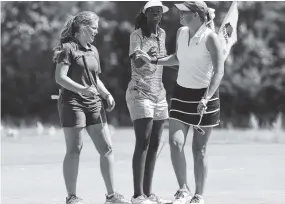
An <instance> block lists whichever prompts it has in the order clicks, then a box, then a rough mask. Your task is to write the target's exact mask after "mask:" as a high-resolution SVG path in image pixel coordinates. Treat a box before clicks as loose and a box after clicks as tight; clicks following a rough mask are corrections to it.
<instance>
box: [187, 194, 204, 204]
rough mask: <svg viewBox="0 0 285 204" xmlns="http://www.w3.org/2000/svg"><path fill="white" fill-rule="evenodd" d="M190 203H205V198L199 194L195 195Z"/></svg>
mask: <svg viewBox="0 0 285 204" xmlns="http://www.w3.org/2000/svg"><path fill="white" fill-rule="evenodd" d="M190 204H204V198H203V197H202V196H200V195H198V194H196V195H194V196H193V198H192V199H191V201H190Z"/></svg>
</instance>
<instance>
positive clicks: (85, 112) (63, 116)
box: [58, 98, 106, 127]
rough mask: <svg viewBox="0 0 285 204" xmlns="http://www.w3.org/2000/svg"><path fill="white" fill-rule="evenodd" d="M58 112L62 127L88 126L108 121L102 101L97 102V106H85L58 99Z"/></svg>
mask: <svg viewBox="0 0 285 204" xmlns="http://www.w3.org/2000/svg"><path fill="white" fill-rule="evenodd" d="M58 113H59V118H60V125H61V127H86V126H89V125H95V124H100V123H106V115H105V111H104V107H103V104H102V101H101V100H100V101H98V103H96V107H92V108H83V107H80V106H75V105H72V104H67V103H64V102H62V100H61V98H59V101H58Z"/></svg>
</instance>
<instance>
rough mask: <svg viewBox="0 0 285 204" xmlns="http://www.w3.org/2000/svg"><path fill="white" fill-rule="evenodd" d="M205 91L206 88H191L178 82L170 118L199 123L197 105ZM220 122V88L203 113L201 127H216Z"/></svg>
mask: <svg viewBox="0 0 285 204" xmlns="http://www.w3.org/2000/svg"><path fill="white" fill-rule="evenodd" d="M205 91H206V88H202V89H190V88H184V87H182V86H180V85H178V84H176V86H175V88H174V93H173V96H172V98H171V105H170V114H169V118H170V119H174V120H178V121H180V122H182V123H184V124H188V125H197V124H198V123H199V120H200V115H199V113H198V112H197V107H198V104H199V102H200V100H201V99H202V97H203V96H204V94H205ZM219 123H220V99H219V90H217V91H216V93H215V94H214V95H213V97H212V98H211V99H210V100H209V102H208V104H207V110H206V112H205V113H204V114H203V117H202V121H201V123H200V127H214V126H217V125H219Z"/></svg>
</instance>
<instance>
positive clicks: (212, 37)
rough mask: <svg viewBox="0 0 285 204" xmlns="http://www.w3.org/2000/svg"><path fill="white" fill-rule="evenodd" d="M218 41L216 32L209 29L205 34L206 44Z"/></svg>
mask: <svg viewBox="0 0 285 204" xmlns="http://www.w3.org/2000/svg"><path fill="white" fill-rule="evenodd" d="M217 41H218V34H217V33H215V32H213V31H211V32H209V33H208V34H207V39H206V43H207V44H213V43H217Z"/></svg>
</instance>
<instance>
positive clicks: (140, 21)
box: [135, 10, 161, 37]
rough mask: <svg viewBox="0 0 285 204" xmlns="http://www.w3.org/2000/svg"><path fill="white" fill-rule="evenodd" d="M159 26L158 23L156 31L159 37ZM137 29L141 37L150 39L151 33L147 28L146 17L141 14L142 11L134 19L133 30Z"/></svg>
mask: <svg viewBox="0 0 285 204" xmlns="http://www.w3.org/2000/svg"><path fill="white" fill-rule="evenodd" d="M146 11H147V10H146ZM159 26H160V22H159V24H158V29H157V33H158V35H160V32H161V30H160V27H159ZM139 28H140V29H141V30H142V34H143V37H150V35H151V33H150V31H149V29H148V26H147V18H146V15H145V14H144V13H143V12H142V10H141V11H140V13H139V14H138V15H137V17H136V23H135V29H139Z"/></svg>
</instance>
